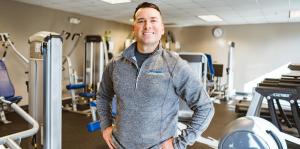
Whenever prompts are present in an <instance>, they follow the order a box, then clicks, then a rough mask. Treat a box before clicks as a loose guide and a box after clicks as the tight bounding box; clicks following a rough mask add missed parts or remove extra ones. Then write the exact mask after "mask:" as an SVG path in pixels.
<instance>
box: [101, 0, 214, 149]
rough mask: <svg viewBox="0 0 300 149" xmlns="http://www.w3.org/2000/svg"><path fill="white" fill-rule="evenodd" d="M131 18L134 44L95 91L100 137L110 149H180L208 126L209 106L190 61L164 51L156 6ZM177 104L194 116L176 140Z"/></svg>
mask: <svg viewBox="0 0 300 149" xmlns="http://www.w3.org/2000/svg"><path fill="white" fill-rule="evenodd" d="M133 18H134V23H133V31H134V36H135V39H136V42H135V43H133V44H132V45H131V46H130V47H128V48H127V49H125V50H124V52H123V54H122V55H121V56H120V57H118V58H115V59H113V60H112V61H111V62H110V63H109V64H108V65H107V67H106V69H105V72H104V73H103V77H102V81H101V84H100V90H99V92H98V93H97V109H98V112H99V115H100V122H101V129H102V135H103V138H104V140H105V141H106V143H107V145H108V146H109V148H110V149H114V148H117V149H173V148H175V149H184V148H186V147H187V145H191V144H193V143H194V142H195V140H196V139H197V137H198V136H199V135H200V134H201V133H202V132H203V131H204V130H205V129H206V128H207V127H208V125H209V123H210V121H211V119H212V117H213V114H214V107H213V103H212V102H211V100H210V99H209V97H208V94H207V93H206V91H205V90H204V88H203V85H202V84H201V82H200V80H199V78H197V77H196V75H195V74H193V72H192V70H191V68H190V67H189V65H188V63H187V62H186V61H183V60H182V59H181V58H180V57H179V56H178V55H176V54H174V53H172V52H170V51H167V50H165V49H163V48H162V46H161V44H160V40H161V37H162V35H163V34H164V25H163V21H162V16H161V12H160V10H159V8H158V7H157V6H156V5H155V4H152V3H148V2H144V3H141V4H140V5H139V6H138V7H137V8H136V10H135V12H134V16H133ZM114 96H116V99H117V116H116V119H115V125H114V126H113V125H112V122H113V120H112V119H113V118H112V116H111V102H112V98H113V97H114ZM179 100H184V101H185V102H186V103H187V105H188V106H189V107H190V108H191V109H192V110H193V111H194V114H193V117H192V120H191V122H190V124H191V125H190V126H188V127H187V129H185V130H182V133H181V135H179V136H176V131H177V121H178V110H179Z"/></svg>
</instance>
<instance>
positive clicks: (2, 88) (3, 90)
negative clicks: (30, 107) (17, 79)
mask: <svg viewBox="0 0 300 149" xmlns="http://www.w3.org/2000/svg"><path fill="white" fill-rule="evenodd" d="M0 96H2V97H4V98H5V100H8V101H10V102H14V103H18V102H19V101H20V100H21V99H22V97H21V96H15V89H14V86H13V84H12V83H11V81H10V78H9V75H8V73H7V69H6V66H5V63H4V61H3V60H0Z"/></svg>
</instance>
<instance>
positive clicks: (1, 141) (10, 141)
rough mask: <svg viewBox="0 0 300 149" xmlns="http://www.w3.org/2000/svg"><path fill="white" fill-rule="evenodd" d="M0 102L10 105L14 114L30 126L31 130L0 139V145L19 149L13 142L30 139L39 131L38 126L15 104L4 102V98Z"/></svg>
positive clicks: (0, 98)
mask: <svg viewBox="0 0 300 149" xmlns="http://www.w3.org/2000/svg"><path fill="white" fill-rule="evenodd" d="M0 102H3V103H6V104H8V105H10V106H11V108H12V109H14V111H15V112H16V113H18V114H19V115H20V116H21V117H22V118H23V119H24V120H26V121H27V122H28V123H29V124H31V125H32V128H31V129H28V130H25V131H21V132H18V133H14V134H10V135H7V136H3V137H0V145H2V144H6V145H7V146H8V147H9V148H11V149H20V146H19V145H18V144H17V143H16V142H15V141H18V140H21V139H23V138H27V137H30V136H33V135H34V134H36V133H37V132H38V130H39V124H38V123H37V121H36V120H34V119H33V118H32V117H31V116H30V115H29V114H28V113H27V112H25V111H24V110H23V109H22V108H20V107H19V106H18V105H17V104H15V103H12V102H10V101H7V100H5V99H4V97H0Z"/></svg>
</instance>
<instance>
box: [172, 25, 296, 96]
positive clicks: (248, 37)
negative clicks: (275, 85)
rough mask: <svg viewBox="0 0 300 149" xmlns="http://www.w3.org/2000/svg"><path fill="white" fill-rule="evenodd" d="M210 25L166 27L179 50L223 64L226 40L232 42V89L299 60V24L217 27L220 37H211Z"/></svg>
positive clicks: (226, 47)
mask: <svg viewBox="0 0 300 149" xmlns="http://www.w3.org/2000/svg"><path fill="white" fill-rule="evenodd" d="M212 28H213V27H185V28H170V30H173V31H174V34H175V35H176V37H177V39H178V40H179V41H180V42H181V47H182V48H181V50H182V51H197V52H205V53H210V54H212V57H213V60H214V61H217V62H219V63H223V64H227V51H228V45H227V43H228V42H229V41H234V42H235V43H236V48H235V51H234V61H235V64H234V67H235V68H234V88H235V89H236V90H238V91H242V90H243V86H244V84H245V83H246V82H249V81H251V80H253V79H255V78H257V77H259V76H261V75H263V74H266V73H268V72H270V71H272V70H274V69H276V68H278V67H280V66H282V65H284V64H286V63H288V62H293V63H300V23H282V24H257V25H230V26H221V28H222V29H223V30H224V36H223V37H222V38H220V39H215V38H213V36H212ZM224 79H225V78H224Z"/></svg>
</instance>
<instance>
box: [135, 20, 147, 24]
mask: <svg viewBox="0 0 300 149" xmlns="http://www.w3.org/2000/svg"><path fill="white" fill-rule="evenodd" d="M143 22H145V20H137V23H143Z"/></svg>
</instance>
